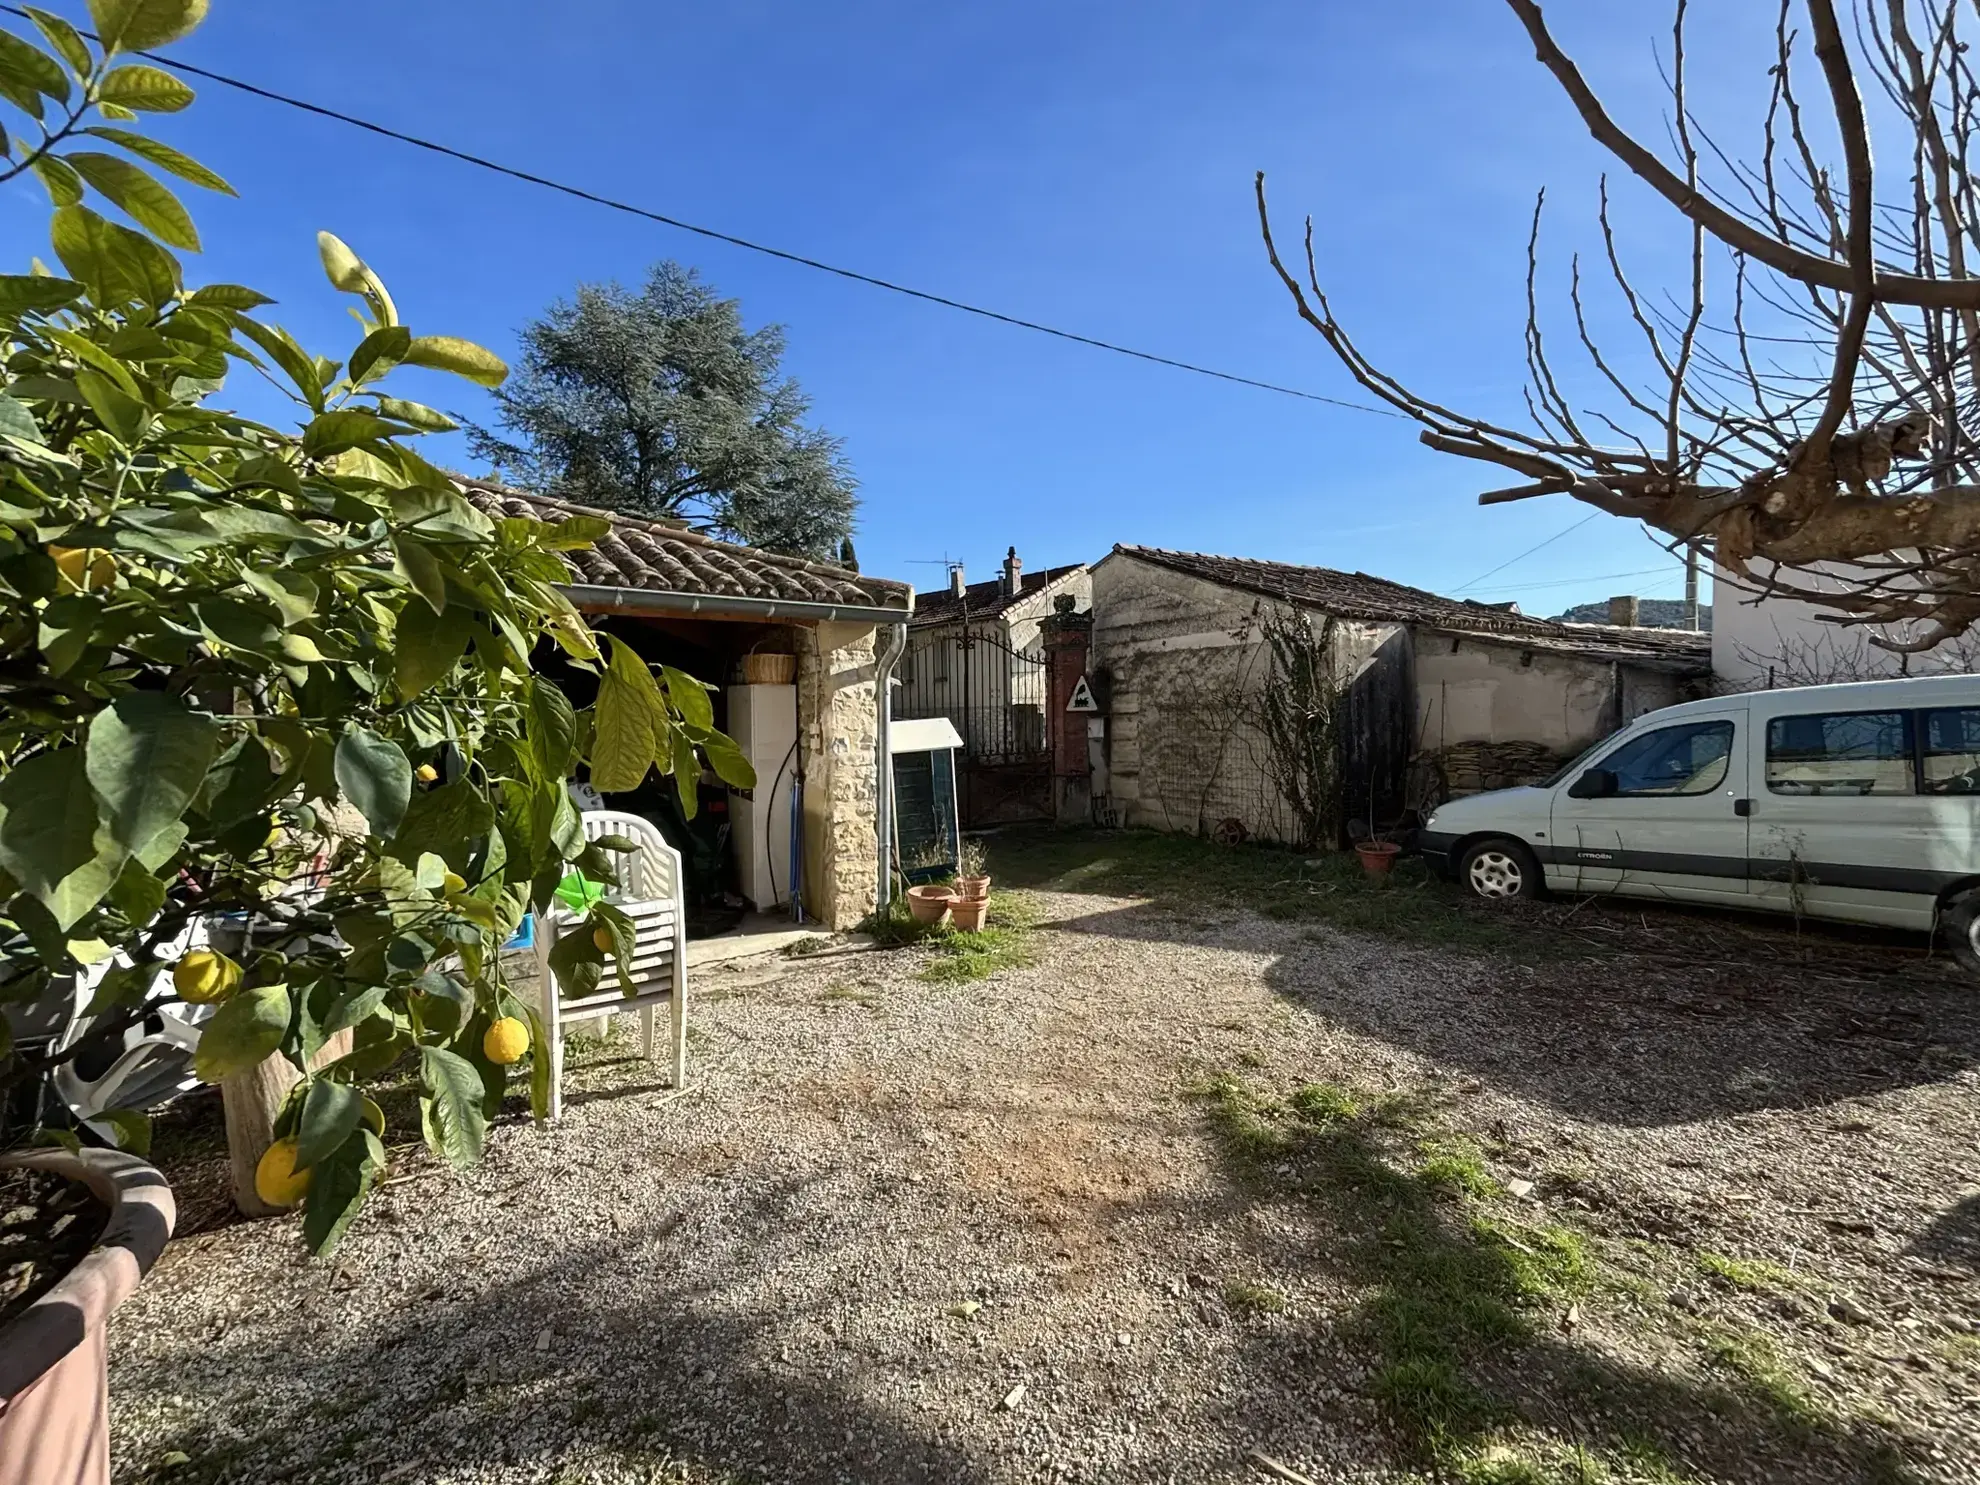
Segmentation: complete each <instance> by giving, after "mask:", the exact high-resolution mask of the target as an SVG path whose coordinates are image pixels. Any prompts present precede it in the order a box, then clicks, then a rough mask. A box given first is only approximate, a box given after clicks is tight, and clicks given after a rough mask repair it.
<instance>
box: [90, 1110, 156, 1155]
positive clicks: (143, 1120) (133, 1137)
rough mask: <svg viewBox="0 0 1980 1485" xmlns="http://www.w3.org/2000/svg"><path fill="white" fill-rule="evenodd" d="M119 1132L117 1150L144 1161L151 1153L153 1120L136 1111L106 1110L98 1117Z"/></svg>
mask: <svg viewBox="0 0 1980 1485" xmlns="http://www.w3.org/2000/svg"><path fill="white" fill-rule="evenodd" d="M96 1118H97V1119H98V1120H100V1121H101V1122H103V1123H105V1124H108V1125H109V1126H110V1127H111V1128H112V1129H114V1130H115V1131H116V1132H117V1148H118V1149H120V1150H124V1151H128V1152H129V1153H130V1154H132V1155H135V1156H137V1157H138V1159H140V1160H142V1159H144V1157H145V1156H147V1155H149V1154H150V1153H151V1120H150V1119H149V1118H147V1117H146V1116H145V1115H143V1114H141V1113H139V1112H138V1111H137V1110H136V1109H106V1110H104V1112H102V1113H100V1114H98V1115H97V1116H96Z"/></svg>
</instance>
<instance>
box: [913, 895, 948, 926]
mask: <svg viewBox="0 0 1980 1485" xmlns="http://www.w3.org/2000/svg"><path fill="white" fill-rule="evenodd" d="M907 900H908V911H909V912H910V913H912V914H914V921H915V922H917V923H939V922H941V921H942V919H944V918H945V917H947V916H948V913H949V909H950V908H951V907H952V906H954V905H955V901H956V894H955V892H954V891H953V890H952V889H950V888H948V887H910V888H908V889H907Z"/></svg>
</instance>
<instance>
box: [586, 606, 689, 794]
mask: <svg viewBox="0 0 1980 1485" xmlns="http://www.w3.org/2000/svg"><path fill="white" fill-rule="evenodd" d="M610 638H611V641H612V659H611V663H610V664H609V665H608V666H607V667H606V669H605V673H604V675H602V676H601V677H599V681H598V702H597V706H596V708H595V710H594V713H593V733H592V740H591V782H592V784H593V786H594V787H596V788H597V789H598V791H599V792H600V793H603V794H622V793H625V792H627V791H629V790H633V789H637V788H638V787H639V785H640V782H641V780H643V779H644V778H645V777H646V771H647V769H649V768H651V767H652V766H653V764H654V762H655V761H656V759H657V756H658V753H659V750H660V747H661V745H662V743H663V742H664V741H665V740H666V738H667V733H668V730H669V727H670V726H671V723H670V721H669V718H668V716H667V707H666V703H665V702H664V701H662V700H661V698H660V688H659V686H658V685H657V684H656V683H655V682H654V679H653V672H652V671H651V670H649V669H648V668H647V664H646V662H645V661H644V660H642V659H641V658H640V656H639V652H638V651H636V650H634V649H633V647H632V646H631V645H629V644H627V643H626V642H625V641H624V640H622V639H620V638H619V637H618V636H617V635H612V636H610Z"/></svg>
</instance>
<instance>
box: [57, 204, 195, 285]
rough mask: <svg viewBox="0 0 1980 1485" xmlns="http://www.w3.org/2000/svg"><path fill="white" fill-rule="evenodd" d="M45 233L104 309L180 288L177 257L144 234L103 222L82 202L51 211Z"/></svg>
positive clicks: (63, 261) (65, 262) (64, 261)
mask: <svg viewBox="0 0 1980 1485" xmlns="http://www.w3.org/2000/svg"><path fill="white" fill-rule="evenodd" d="M49 237H50V239H51V241H52V242H53V243H54V246H55V255H56V256H57V257H58V258H60V259H61V260H62V266H63V267H65V268H67V269H68V270H69V272H70V274H71V275H72V276H74V277H75V278H77V279H80V280H81V281H82V282H83V283H84V284H86V285H88V286H89V288H90V290H91V292H92V293H93V294H94V295H95V297H96V301H97V305H98V307H99V308H102V309H111V308H116V307H118V306H121V305H125V304H129V303H131V302H132V301H134V300H135V301H139V302H142V303H144V304H149V305H152V306H154V307H156V306H160V305H163V304H165V303H167V302H168V301H169V300H171V299H172V298H173V296H174V295H176V294H177V293H178V292H179V281H180V280H179V260H178V259H176V258H174V257H173V256H172V255H171V254H170V253H168V252H166V251H165V249H163V248H162V247H160V246H159V245H158V244H157V243H155V242H153V241H152V240H151V239H150V238H149V237H146V236H145V235H144V234H143V233H142V232H133V231H131V230H130V228H128V227H120V226H118V225H117V224H116V223H115V222H109V221H105V220H104V219H103V218H102V217H100V216H98V215H97V214H96V213H95V212H93V211H91V210H90V209H89V208H88V207H86V206H65V207H63V208H62V209H61V210H60V211H58V212H56V213H55V220H54V224H53V225H52V226H51V228H50V229H49Z"/></svg>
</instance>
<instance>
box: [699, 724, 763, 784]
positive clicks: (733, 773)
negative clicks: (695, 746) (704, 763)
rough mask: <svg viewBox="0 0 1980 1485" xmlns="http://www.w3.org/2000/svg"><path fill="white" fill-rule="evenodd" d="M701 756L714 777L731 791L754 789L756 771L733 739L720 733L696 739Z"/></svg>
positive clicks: (708, 734)
mask: <svg viewBox="0 0 1980 1485" xmlns="http://www.w3.org/2000/svg"><path fill="white" fill-rule="evenodd" d="M698 741H699V742H700V743H701V751H702V755H703V756H704V757H706V758H707V759H708V766H709V767H710V768H712V769H714V770H715V777H717V778H718V779H720V780H721V781H722V782H723V783H725V784H727V785H728V786H729V787H730V788H731V789H754V788H755V787H756V769H755V768H754V766H752V765H751V763H750V761H749V759H748V758H746V757H744V756H743V750H742V749H741V748H739V747H737V746H736V744H735V741H734V739H732V738H730V737H728V736H727V735H725V734H723V733H720V732H710V733H707V734H706V735H705V736H703V737H701V738H699V739H698Z"/></svg>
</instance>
